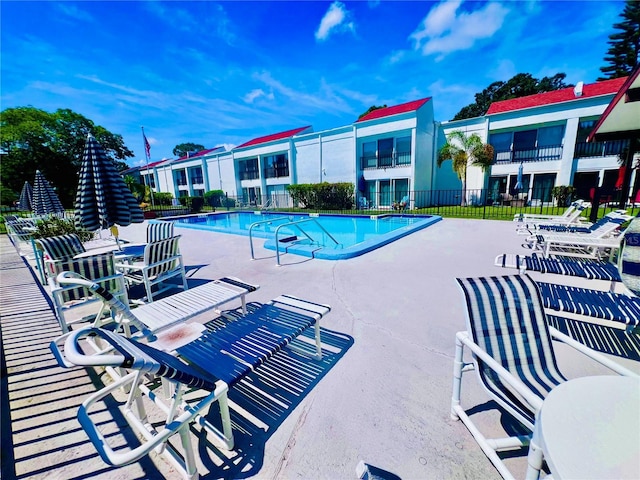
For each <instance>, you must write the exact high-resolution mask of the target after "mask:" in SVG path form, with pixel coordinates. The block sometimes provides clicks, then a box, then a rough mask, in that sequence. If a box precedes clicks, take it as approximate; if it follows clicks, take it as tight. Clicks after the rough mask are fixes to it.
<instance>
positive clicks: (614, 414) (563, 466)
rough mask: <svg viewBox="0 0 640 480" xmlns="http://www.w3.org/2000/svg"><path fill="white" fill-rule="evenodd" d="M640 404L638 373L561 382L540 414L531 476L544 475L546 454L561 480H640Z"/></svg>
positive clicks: (534, 438)
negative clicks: (543, 465)
mask: <svg viewBox="0 0 640 480" xmlns="http://www.w3.org/2000/svg"><path fill="white" fill-rule="evenodd" d="M639 405H640V378H637V377H636V378H633V377H622V376H594V377H582V378H577V379H574V380H569V381H568V382H565V383H563V384H561V385H559V386H557V387H556V388H554V389H553V390H552V391H551V393H549V395H548V396H547V398H546V399H545V400H544V403H543V404H542V408H541V409H540V411H539V412H538V414H537V415H536V423H535V428H534V431H533V438H532V440H531V448H530V450H529V469H528V471H527V479H537V478H538V475H539V468H540V466H541V464H542V458H544V460H546V462H547V465H548V467H549V470H551V473H552V475H553V478H555V479H556V480H558V479H563V478H564V479H572V478H580V479H583V480H586V479H604V478H616V479H621V480H622V479H630V480H631V479H633V480H637V479H638V478H640V414H639V413H638V406H639ZM536 446H537V447H538V449H536ZM536 451H537V453H535V452H536Z"/></svg>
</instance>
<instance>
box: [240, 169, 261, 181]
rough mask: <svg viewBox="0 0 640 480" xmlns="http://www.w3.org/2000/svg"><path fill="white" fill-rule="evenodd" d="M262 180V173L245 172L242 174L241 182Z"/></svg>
mask: <svg viewBox="0 0 640 480" xmlns="http://www.w3.org/2000/svg"><path fill="white" fill-rule="evenodd" d="M258 178H260V172H259V171H258V170H245V171H244V172H240V180H256V179H258Z"/></svg>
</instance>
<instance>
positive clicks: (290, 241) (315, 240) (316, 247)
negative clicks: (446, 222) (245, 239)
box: [176, 212, 442, 260]
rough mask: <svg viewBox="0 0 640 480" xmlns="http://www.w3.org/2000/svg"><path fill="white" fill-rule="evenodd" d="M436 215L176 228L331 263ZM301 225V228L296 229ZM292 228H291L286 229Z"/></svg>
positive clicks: (266, 219)
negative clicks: (211, 233)
mask: <svg viewBox="0 0 640 480" xmlns="http://www.w3.org/2000/svg"><path fill="white" fill-rule="evenodd" d="M441 219H442V218H441V217H439V216H435V215H378V216H371V217H370V216H367V215H314V214H311V215H309V214H297V213H286V214H283V213H275V212H268V213H267V212H232V213H214V214H206V215H198V216H192V217H185V218H179V219H176V227H182V228H195V229H199V230H210V231H214V232H222V233H233V234H236V235H247V236H248V235H249V229H250V227H251V225H252V224H256V223H257V222H259V223H257V224H256V225H255V226H254V227H253V229H252V231H251V235H252V237H253V238H254V239H255V238H265V239H267V240H266V242H265V244H264V247H265V248H268V249H271V250H275V248H276V247H275V244H276V239H275V237H276V231H277V232H278V244H279V246H280V247H279V248H280V252H287V253H293V254H297V255H303V256H307V257H313V258H322V259H326V260H341V259H345V258H351V257H357V256H359V255H362V254H364V253H367V252H370V251H371V250H374V249H376V248H379V247H381V246H383V245H386V244H388V243H390V242H393V241H394V240H397V239H398V238H401V237H404V236H406V235H409V234H410V233H413V232H415V231H417V230H421V229H423V228H426V227H428V226H429V225H431V224H433V223H435V222H437V221H439V220H441ZM291 222H296V225H291ZM285 224H289V225H285Z"/></svg>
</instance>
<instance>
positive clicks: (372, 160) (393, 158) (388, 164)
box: [360, 152, 411, 170]
mask: <svg viewBox="0 0 640 480" xmlns="http://www.w3.org/2000/svg"><path fill="white" fill-rule="evenodd" d="M407 165H411V152H397V153H395V154H390V155H365V156H362V157H360V169H361V170H372V169H374V168H395V167H405V166H407Z"/></svg>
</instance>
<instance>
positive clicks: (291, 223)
mask: <svg viewBox="0 0 640 480" xmlns="http://www.w3.org/2000/svg"><path fill="white" fill-rule="evenodd" d="M311 221H312V222H314V223H315V224H316V225H318V227H319V228H320V230H322V231H323V232H324V233H325V234H326V235H327V236H328V237H329V238H330V239H331V240H333V241H334V242H335V244H336V245H340V242H338V241H337V240H336V239H335V238H333V235H331V234H330V233H329V232H328V231H327V229H326V228H324V227H323V226H322V225H321V224H320V222H318V220H317V219H316V218H315V217H307V218H303V219H302V220H296V221H295V222H289V223H283V224H282V225H278V227H277V228H276V264H277V265H278V266H280V247H279V246H278V245H279V243H278V234H279V233H280V229H281V228H282V227H297V229H298V230H300V231H301V232H302V233H303V234H304V236H305V237H307V238H308V239H309V240H310V241H312V242H313V238H311V236H310V235H309V234H308V233H307V232H305V231H304V230H303V229H302V228H301V227H300V226H299V225H298V224H300V223H304V222H311ZM252 247H253V246H252Z"/></svg>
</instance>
